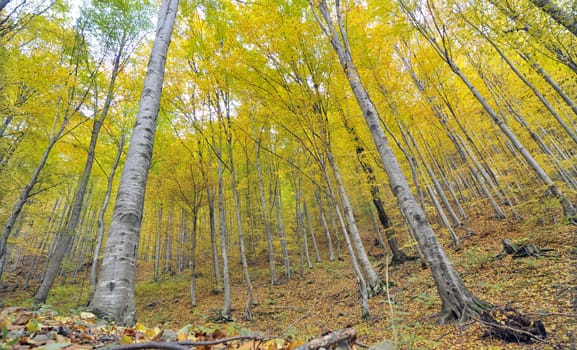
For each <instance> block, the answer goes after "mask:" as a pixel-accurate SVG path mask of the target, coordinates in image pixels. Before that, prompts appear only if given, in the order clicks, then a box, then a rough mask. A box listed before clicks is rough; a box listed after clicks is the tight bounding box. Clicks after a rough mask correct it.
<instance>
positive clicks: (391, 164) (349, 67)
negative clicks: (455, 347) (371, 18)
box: [309, 0, 488, 322]
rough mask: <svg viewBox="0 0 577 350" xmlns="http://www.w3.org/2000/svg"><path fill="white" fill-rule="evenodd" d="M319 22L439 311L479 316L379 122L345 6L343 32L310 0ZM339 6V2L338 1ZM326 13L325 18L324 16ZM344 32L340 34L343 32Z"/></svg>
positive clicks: (455, 316)
mask: <svg viewBox="0 0 577 350" xmlns="http://www.w3.org/2000/svg"><path fill="white" fill-rule="evenodd" d="M309 3H310V5H311V7H312V8H313V12H314V14H315V17H316V19H317V22H318V23H319V25H320V26H321V28H322V29H323V31H324V33H325V34H326V36H327V37H328V39H329V40H330V42H331V45H332V47H333V49H334V50H335V52H336V53H337V55H338V58H339V61H340V63H341V66H342V68H343V71H344V73H345V75H346V77H347V80H348V82H349V85H350V87H351V89H352V91H353V93H354V95H355V97H356V99H357V103H358V105H359V107H360V108H361V110H362V112H363V116H364V118H365V121H366V123H367V126H368V127H369V130H370V132H371V136H372V138H373V142H374V144H375V146H376V148H377V151H378V153H379V155H380V157H381V160H382V164H383V166H384V168H385V172H386V173H387V176H388V178H389V183H390V186H391V189H392V191H393V193H394V194H395V196H396V198H397V201H398V204H399V207H400V209H401V212H402V213H403V216H404V218H405V219H406V220H407V222H408V224H409V225H410V226H411V228H412V230H413V232H414V234H415V236H416V237H415V238H416V240H417V243H418V245H419V247H420V249H421V251H422V252H423V254H424V255H425V257H426V259H427V264H428V266H429V268H430V269H431V272H432V274H433V278H434V280H435V284H436V286H437V291H438V293H439V296H440V298H441V302H442V310H441V313H440V314H439V320H440V321H441V322H448V321H454V320H459V319H461V318H467V316H471V315H477V314H478V313H479V312H480V311H481V309H482V308H483V307H487V306H488V305H486V303H484V302H482V301H480V300H479V299H477V298H476V297H475V296H473V294H472V293H471V292H470V291H469V290H468V289H467V288H466V287H465V285H464V284H463V282H462V281H461V278H460V277H459V275H458V274H457V272H456V271H455V269H454V268H453V265H452V264H451V262H450V261H449V259H448V257H447V256H446V254H445V251H444V250H443V248H442V247H441V244H440V243H439V241H438V240H437V237H436V236H435V234H434V232H433V229H432V228H431V225H430V224H429V222H428V221H427V219H426V216H425V213H424V212H423V210H422V209H421V207H419V205H418V204H417V201H416V199H415V197H414V196H413V194H412V193H411V192H410V189H409V185H408V183H407V180H406V178H405V176H404V175H403V173H402V171H401V167H400V165H399V163H398V161H397V159H396V157H395V155H394V153H393V151H392V149H391V147H390V145H389V142H388V140H387V138H386V136H385V133H384V130H383V128H382V127H381V124H380V122H379V114H378V111H377V109H376V107H375V105H374V104H373V102H372V101H371V99H370V96H369V94H368V92H367V90H366V89H365V87H364V85H363V84H362V81H361V79H360V76H359V73H358V72H357V70H356V67H355V65H354V63H353V61H352V55H351V51H350V47H349V43H348V37H347V32H346V31H345V28H344V22H343V18H342V14H341V8H340V7H339V6H336V20H337V25H338V29H339V31H338V32H337V29H336V28H335V25H334V21H333V19H334V18H335V17H334V16H332V15H331V13H330V12H329V9H328V7H327V4H326V2H325V1H324V0H322V1H321V2H320V3H319V4H318V11H319V12H317V11H315V10H314V8H315V6H314V5H313V3H312V1H311V0H309ZM337 5H338V3H337ZM319 15H320V16H322V19H321V18H320V16H319ZM339 33H340V34H339Z"/></svg>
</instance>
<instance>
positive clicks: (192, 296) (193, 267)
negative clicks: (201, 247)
mask: <svg viewBox="0 0 577 350" xmlns="http://www.w3.org/2000/svg"><path fill="white" fill-rule="evenodd" d="M198 209H199V208H198V207H194V208H193V209H192V232H191V248H190V305H191V306H192V307H194V306H196V233H197V228H198ZM183 214H184V213H183Z"/></svg>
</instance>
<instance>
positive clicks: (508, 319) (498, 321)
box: [481, 306, 547, 344]
mask: <svg viewBox="0 0 577 350" xmlns="http://www.w3.org/2000/svg"><path fill="white" fill-rule="evenodd" d="M481 321H482V322H483V324H484V325H485V326H486V327H487V334H486V335H487V336H490V337H495V338H499V339H501V340H503V341H506V342H509V343H523V344H531V343H534V342H538V341H543V340H544V339H545V337H546V336H547V332H546V331H545V326H544V325H543V322H542V321H541V320H536V321H533V320H531V319H530V318H528V317H527V316H525V315H523V314H521V313H520V312H519V311H518V310H517V309H515V308H513V307H510V306H505V307H499V306H496V307H493V308H492V309H491V310H489V311H485V312H483V313H481Z"/></svg>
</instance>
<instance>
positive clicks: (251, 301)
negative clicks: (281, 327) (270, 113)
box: [225, 100, 270, 321]
mask: <svg viewBox="0 0 577 350" xmlns="http://www.w3.org/2000/svg"><path fill="white" fill-rule="evenodd" d="M225 103H227V104H228V103H229V101H228V100H227V101H225ZM226 114H227V115H226V118H227V120H226V121H227V127H226V135H227V145H228V156H229V161H230V176H231V187H232V196H233V199H234V212H235V215H236V226H237V232H238V243H239V248H240V261H241V263H242V271H243V273H244V281H245V283H246V290H247V301H246V305H245V307H244V312H243V319H244V320H245V321H252V320H253V318H254V316H253V314H252V307H253V305H257V302H256V299H255V298H254V292H253V288H252V282H251V280H250V273H249V270H248V262H247V260H246V249H245V246H244V235H243V229H242V217H241V214H240V211H241V207H240V198H239V195H238V189H237V187H236V169H235V166H234V149H233V146H232V123H231V119H230V111H229V108H228V105H227V112H226ZM263 195H264V193H263ZM269 231H270V226H269Z"/></svg>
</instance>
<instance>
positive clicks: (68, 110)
mask: <svg viewBox="0 0 577 350" xmlns="http://www.w3.org/2000/svg"><path fill="white" fill-rule="evenodd" d="M84 48H85V45H84V40H83V38H82V36H81V35H80V34H79V33H76V34H75V36H74V43H73V44H72V46H71V47H66V44H64V46H63V52H67V51H69V52H70V56H69V57H66V55H65V54H64V55H63V56H64V59H63V60H66V59H68V60H69V62H61V64H62V65H64V66H65V67H66V69H67V70H69V72H68V73H67V77H66V78H64V79H63V80H62V85H61V86H62V87H63V91H61V93H62V95H63V96H60V97H58V100H57V101H58V103H57V105H56V106H55V110H56V115H55V116H54V117H53V130H52V131H51V134H50V137H49V141H48V145H47V146H46V148H45V149H44V152H43V154H42V158H41V159H40V162H39V163H38V165H37V166H36V168H35V169H34V171H33V173H32V176H31V178H30V181H29V182H28V184H27V185H26V186H25V187H24V188H23V189H22V191H21V192H20V196H19V198H18V200H17V201H16V203H15V204H14V206H13V208H12V211H11V214H10V216H9V218H8V220H7V221H6V224H5V226H4V230H3V231H2V237H0V277H1V276H2V273H3V270H4V268H5V264H6V262H7V256H6V244H7V242H8V238H9V237H10V234H11V233H12V229H13V228H14V225H15V224H16V221H17V219H18V216H19V215H20V213H21V212H22V209H23V208H24V205H25V204H26V202H27V201H28V200H29V198H30V197H31V196H33V195H34V193H33V192H32V190H33V189H34V187H35V186H36V185H37V183H38V181H39V178H40V174H41V172H42V170H43V169H44V167H45V166H46V163H47V161H48V157H49V156H50V153H51V152H52V149H53V148H54V145H55V144H56V142H57V141H58V140H60V139H61V138H62V136H63V135H64V134H65V133H66V127H67V125H68V123H69V122H70V121H71V119H72V118H73V117H74V116H76V114H77V113H78V112H79V110H80V109H81V108H82V106H83V105H84V102H85V100H86V96H87V94H88V89H83V86H82V85H81V84H80V80H81V77H80V72H81V69H80V61H81V57H82V56H83V52H82V51H83V50H84ZM56 125H58V127H57V128H56Z"/></svg>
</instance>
